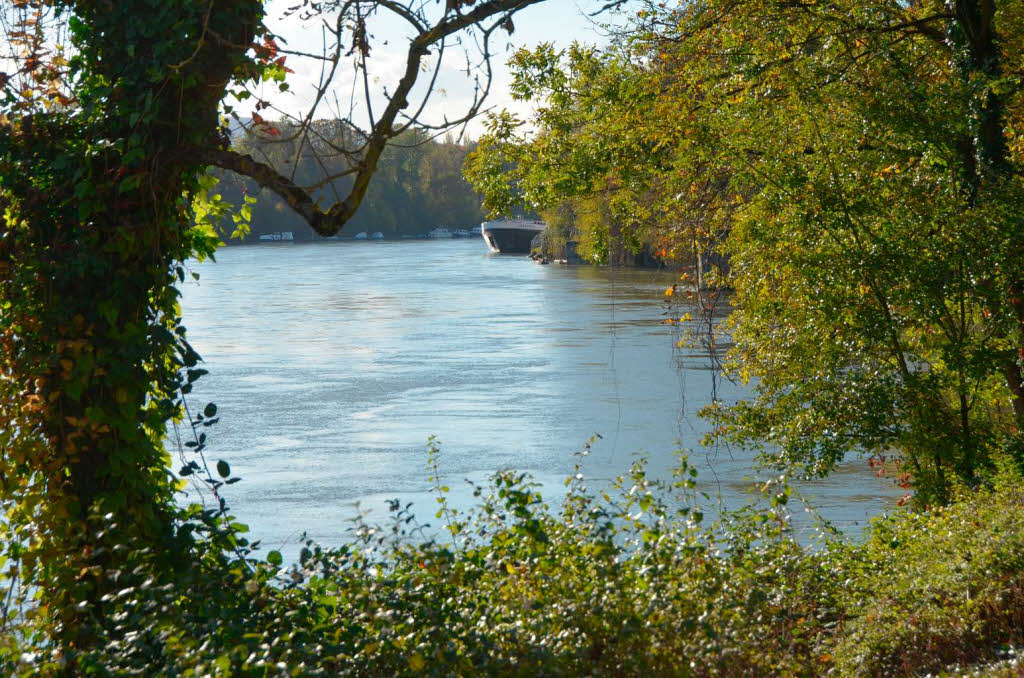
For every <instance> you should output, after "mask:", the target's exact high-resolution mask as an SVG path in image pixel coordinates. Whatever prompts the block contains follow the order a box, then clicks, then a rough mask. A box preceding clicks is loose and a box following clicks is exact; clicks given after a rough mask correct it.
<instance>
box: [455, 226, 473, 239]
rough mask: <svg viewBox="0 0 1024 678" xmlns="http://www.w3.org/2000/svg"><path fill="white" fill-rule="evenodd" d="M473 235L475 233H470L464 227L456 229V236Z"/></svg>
mask: <svg viewBox="0 0 1024 678" xmlns="http://www.w3.org/2000/svg"><path fill="white" fill-rule="evenodd" d="M471 235H473V234H472V233H470V232H469V231H467V230H466V229H464V228H457V229H455V237H456V238H468V237H469V236H471Z"/></svg>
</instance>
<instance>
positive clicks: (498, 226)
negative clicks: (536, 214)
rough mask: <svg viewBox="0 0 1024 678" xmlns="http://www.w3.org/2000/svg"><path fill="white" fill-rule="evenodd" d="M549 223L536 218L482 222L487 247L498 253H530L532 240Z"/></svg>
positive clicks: (481, 227)
mask: <svg viewBox="0 0 1024 678" xmlns="http://www.w3.org/2000/svg"><path fill="white" fill-rule="evenodd" d="M547 227H548V225H547V224H546V223H545V222H543V221H537V220H535V219H503V220H501V221H485V222H484V223H482V224H480V230H481V232H482V233H483V236H484V241H485V242H486V243H487V247H489V248H490V250H491V251H492V252H495V253H496V254H529V253H530V242H531V241H532V240H533V239H534V238H535V237H537V235H539V234H540V233H543V232H544V229H545V228H547Z"/></svg>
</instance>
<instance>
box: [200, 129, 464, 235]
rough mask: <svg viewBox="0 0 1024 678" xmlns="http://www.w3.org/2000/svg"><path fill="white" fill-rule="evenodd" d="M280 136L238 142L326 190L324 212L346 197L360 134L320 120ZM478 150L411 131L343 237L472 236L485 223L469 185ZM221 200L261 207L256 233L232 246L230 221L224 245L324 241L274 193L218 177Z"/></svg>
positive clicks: (393, 150) (384, 162)
mask: <svg viewBox="0 0 1024 678" xmlns="http://www.w3.org/2000/svg"><path fill="white" fill-rule="evenodd" d="M267 129H271V130H272V132H274V133H273V135H271V134H267V133H265V132H256V133H253V132H245V133H242V134H240V135H239V136H238V138H237V139H236V140H235V143H234V147H235V149H236V150H238V151H241V152H244V153H248V154H250V155H252V157H253V158H255V159H256V160H259V161H261V162H265V163H268V164H270V165H272V166H273V167H274V168H276V169H277V170H278V171H281V172H283V173H285V174H289V175H292V174H293V176H294V181H295V182H296V183H298V184H300V185H304V186H311V185H316V184H318V183H320V182H324V181H325V179H327V178H329V177H335V176H336V178H333V179H331V180H330V181H327V182H326V183H324V185H323V186H321V187H319V188H318V189H317V191H316V195H318V196H319V197H320V198H321V199H322V204H323V205H324V206H329V205H331V204H333V203H334V202H336V201H337V200H338V199H339V197H338V196H341V197H344V196H345V195H346V194H347V192H348V190H349V187H350V186H351V184H352V180H351V178H350V176H348V175H345V174H344V171H345V169H346V168H347V167H348V166H349V160H348V158H347V157H346V155H345V150H346V149H353V148H358V145H359V142H360V137H359V134H358V132H357V131H355V130H353V129H352V128H351V127H348V126H347V125H345V124H344V123H343V122H341V121H337V120H317V121H314V122H313V123H312V124H311V127H310V130H309V132H308V133H307V134H306V135H302V134H300V133H299V130H298V129H297V128H294V127H292V126H289V125H288V124H286V123H275V125H274V127H273V128H270V127H266V126H265V127H264V130H267ZM475 146H476V144H475V143H473V144H460V143H457V142H456V141H454V140H453V139H452V138H451V137H450V136H449V137H447V138H445V139H444V140H443V141H437V140H434V139H431V137H430V136H428V135H426V134H425V133H423V132H420V131H412V130H410V131H408V132H406V133H405V134H404V135H402V136H401V137H399V138H397V139H396V140H395V142H394V143H393V144H389V145H388V148H387V149H386V150H385V151H384V154H383V156H382V157H381V160H380V164H379V166H378V170H377V173H376V174H375V175H374V177H373V181H372V182H371V183H370V187H369V190H368V192H367V195H366V199H365V200H364V201H363V204H362V206H361V207H360V208H359V211H358V212H357V214H356V215H355V217H353V219H352V220H351V221H350V222H349V223H348V224H347V225H346V226H345V228H344V229H343V230H342V232H341V235H342V236H343V237H344V236H352V235H355V234H356V233H359V232H360V231H368V232H373V231H380V232H382V233H383V234H384V236H385V237H386V238H397V237H399V236H401V235H416V234H418V233H423V232H425V231H429V230H430V229H432V228H434V227H435V226H439V225H445V226H449V227H451V228H471V227H473V226H475V225H477V224H479V223H480V222H481V221H482V220H483V216H484V215H483V212H482V211H481V208H480V203H481V201H480V197H479V196H478V195H477V194H476V193H474V191H473V189H472V187H471V186H470V185H469V184H468V183H467V182H466V180H465V179H464V178H463V177H462V162H463V159H464V158H465V156H466V155H467V154H468V153H470V152H472V151H473V150H474V148H475ZM217 176H218V177H219V178H220V180H221V183H220V186H219V189H218V190H219V192H220V193H222V195H223V197H224V199H225V200H227V201H229V202H231V203H233V204H235V205H239V204H241V203H242V200H243V196H244V195H254V196H257V197H258V198H259V201H258V202H257V203H256V204H255V205H254V206H253V208H252V221H251V232H250V233H249V235H248V236H247V237H245V238H242V239H238V238H235V239H230V238H228V237H227V236H228V235H230V233H231V231H232V230H233V224H232V223H231V222H230V220H228V221H226V223H225V224H224V227H223V231H224V240H225V242H227V243H228V244H237V243H239V242H243V241H250V242H251V241H253V240H255V239H256V238H258V237H259V236H260V235H262V234H265V233H273V232H276V231H292V232H293V233H294V236H295V239H296V240H313V239H315V238H316V237H317V236H315V234H314V233H313V230H312V229H311V228H310V227H309V225H308V224H306V223H305V221H303V220H302V219H301V218H300V217H298V216H297V215H296V214H295V213H294V212H292V210H291V209H290V208H289V207H288V205H287V204H286V203H285V202H284V201H283V200H281V199H280V198H279V197H277V195H275V194H274V193H272V192H270V191H267V190H261V189H260V187H259V186H257V185H256V183H255V182H254V181H252V180H251V179H248V178H244V177H240V176H238V175H235V174H233V173H230V172H226V171H217Z"/></svg>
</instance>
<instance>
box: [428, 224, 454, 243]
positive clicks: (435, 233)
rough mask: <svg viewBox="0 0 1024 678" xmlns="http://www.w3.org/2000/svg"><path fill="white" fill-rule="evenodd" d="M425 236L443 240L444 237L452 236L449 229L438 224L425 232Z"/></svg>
mask: <svg viewBox="0 0 1024 678" xmlns="http://www.w3.org/2000/svg"><path fill="white" fill-rule="evenodd" d="M427 237H428V238H432V239H433V240H444V239H446V238H450V237H452V232H451V231H449V230H448V229H447V228H445V227H444V226H438V227H437V228H435V229H434V230H432V231H430V232H429V233H427Z"/></svg>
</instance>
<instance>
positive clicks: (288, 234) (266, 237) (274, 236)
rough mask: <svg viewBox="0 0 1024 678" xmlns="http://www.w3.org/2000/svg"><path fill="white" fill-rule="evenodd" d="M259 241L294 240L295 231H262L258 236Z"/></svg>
mask: <svg viewBox="0 0 1024 678" xmlns="http://www.w3.org/2000/svg"><path fill="white" fill-rule="evenodd" d="M260 242H295V233H294V232H292V231H277V232H276V233H264V234H263V235H261V236H260Z"/></svg>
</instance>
